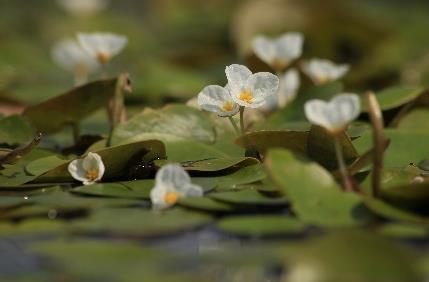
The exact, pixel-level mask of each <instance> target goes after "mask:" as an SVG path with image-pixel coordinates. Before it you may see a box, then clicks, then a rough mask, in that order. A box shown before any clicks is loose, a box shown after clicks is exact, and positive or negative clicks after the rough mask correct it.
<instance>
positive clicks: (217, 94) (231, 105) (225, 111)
mask: <svg viewBox="0 0 429 282" xmlns="http://www.w3.org/2000/svg"><path fill="white" fill-rule="evenodd" d="M198 105H199V106H200V107H201V108H202V109H204V110H206V111H209V112H214V113H217V114H218V115H219V116H222V117H226V116H233V115H235V114H236V113H237V112H238V111H239V107H238V105H237V104H236V103H235V102H234V100H233V99H232V98H231V95H230V94H229V92H228V90H227V89H225V88H224V87H222V86H219V85H210V86H207V87H205V88H204V89H203V90H202V91H201V92H200V93H199V94H198Z"/></svg>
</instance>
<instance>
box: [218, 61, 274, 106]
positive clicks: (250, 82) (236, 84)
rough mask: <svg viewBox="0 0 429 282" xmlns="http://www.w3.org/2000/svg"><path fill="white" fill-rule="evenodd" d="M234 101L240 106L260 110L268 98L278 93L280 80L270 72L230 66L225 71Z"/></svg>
mask: <svg viewBox="0 0 429 282" xmlns="http://www.w3.org/2000/svg"><path fill="white" fill-rule="evenodd" d="M225 73H226V77H227V78H228V86H229V89H230V93H231V97H232V99H233V100H234V101H235V102H236V103H237V104H239V105H240V106H244V107H249V108H259V107H261V106H263V105H264V104H265V100H266V99H267V97H269V96H271V95H274V94H276V93H277V90H278V87H279V78H278V77H277V76H276V75H274V74H272V73H269V72H258V73H255V74H252V72H251V71H250V70H249V69H248V68H247V67H245V66H242V65H230V66H227V67H226V69H225Z"/></svg>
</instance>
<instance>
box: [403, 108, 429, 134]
mask: <svg viewBox="0 0 429 282" xmlns="http://www.w3.org/2000/svg"><path fill="white" fill-rule="evenodd" d="M427 120H429V110H427V109H425V108H417V109H415V110H413V111H411V112H409V113H408V114H407V115H406V116H405V117H403V118H402V119H401V120H400V122H399V124H398V126H397V128H398V129H400V130H401V131H406V130H408V131H421V132H428V131H429V123H428V122H426V121H427Z"/></svg>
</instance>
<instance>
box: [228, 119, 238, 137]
mask: <svg viewBox="0 0 429 282" xmlns="http://www.w3.org/2000/svg"><path fill="white" fill-rule="evenodd" d="M228 119H229V121H230V122H231V124H232V126H233V127H234V130H235V132H236V133H237V135H238V136H240V129H239V128H238V126H237V124H236V123H235V120H234V119H233V118H232V117H228Z"/></svg>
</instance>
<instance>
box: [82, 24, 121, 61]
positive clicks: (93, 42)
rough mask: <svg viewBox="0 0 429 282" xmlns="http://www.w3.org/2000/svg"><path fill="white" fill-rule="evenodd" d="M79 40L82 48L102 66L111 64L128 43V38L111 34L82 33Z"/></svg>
mask: <svg viewBox="0 0 429 282" xmlns="http://www.w3.org/2000/svg"><path fill="white" fill-rule="evenodd" d="M77 39H78V41H79V43H80V45H81V46H82V48H83V49H84V50H85V51H86V52H87V53H88V54H89V55H91V56H92V57H93V58H94V59H96V60H97V61H98V62H99V63H100V64H102V65H105V64H107V63H109V62H110V60H111V59H112V58H113V57H114V56H116V55H117V54H119V53H120V52H121V51H122V49H124V47H125V45H127V43H128V39H127V37H126V36H123V35H118V34H114V33H110V32H95V33H81V32H80V33H78V34H77Z"/></svg>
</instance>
